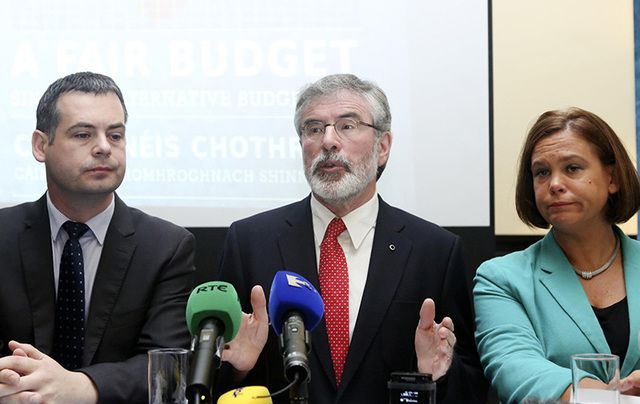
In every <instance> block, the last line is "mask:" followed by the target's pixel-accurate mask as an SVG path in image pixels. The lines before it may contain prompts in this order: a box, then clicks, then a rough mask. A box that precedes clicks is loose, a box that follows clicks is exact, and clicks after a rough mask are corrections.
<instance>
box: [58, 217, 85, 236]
mask: <svg viewBox="0 0 640 404" xmlns="http://www.w3.org/2000/svg"><path fill="white" fill-rule="evenodd" d="M62 227H63V228H64V231H66V232H67V234H68V235H69V238H70V239H72V240H77V239H79V238H80V237H82V235H83V234H84V233H86V232H87V230H89V226H87V225H86V224H84V223H78V222H72V221H70V220H68V221H66V222H64V224H63V225H62Z"/></svg>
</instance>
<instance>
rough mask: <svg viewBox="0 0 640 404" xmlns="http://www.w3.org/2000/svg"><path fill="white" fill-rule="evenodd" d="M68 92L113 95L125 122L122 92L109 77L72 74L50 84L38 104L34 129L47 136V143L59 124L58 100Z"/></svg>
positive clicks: (85, 73) (51, 138)
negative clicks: (118, 101) (122, 112)
mask: <svg viewBox="0 0 640 404" xmlns="http://www.w3.org/2000/svg"><path fill="white" fill-rule="evenodd" d="M70 91H80V92H83V93H93V94H96V95H98V94H108V93H114V94H115V95H116V96H118V99H119V100H120V104H121V105H122V110H123V111H124V121H125V123H126V122H127V117H128V115H127V107H126V106H125V105H124V98H123V97H122V91H120V88H119V87H118V85H117V84H116V83H115V82H114V81H113V79H112V78H111V77H109V76H105V75H103V74H99V73H92V72H79V73H73V74H70V75H68V76H65V77H62V78H59V79H58V80H56V81H54V82H53V83H51V85H50V86H49V88H47V90H46V91H45V92H44V94H42V97H41V98H40V102H38V109H37V110H36V129H37V130H39V131H41V132H45V133H46V134H48V135H49V143H53V138H54V137H55V131H56V128H57V127H58V124H59V123H60V111H58V108H57V102H58V98H60V96H61V95H62V94H65V93H68V92H70Z"/></svg>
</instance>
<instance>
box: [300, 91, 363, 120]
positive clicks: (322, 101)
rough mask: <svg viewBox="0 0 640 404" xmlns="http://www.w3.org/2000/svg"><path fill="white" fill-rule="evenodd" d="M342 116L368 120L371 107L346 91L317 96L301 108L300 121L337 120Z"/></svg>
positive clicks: (357, 96) (358, 96) (354, 94)
mask: <svg viewBox="0 0 640 404" xmlns="http://www.w3.org/2000/svg"><path fill="white" fill-rule="evenodd" d="M343 116H349V117H355V118H358V119H370V118H371V117H372V114H371V107H370V106H369V103H368V102H367V100H365V99H364V98H363V97H362V96H361V95H359V94H356V93H354V92H351V91H348V90H340V91H337V92H335V93H332V94H327V95H319V96H316V97H313V98H311V99H309V101H307V102H306V103H305V105H304V106H303V108H302V113H301V117H302V121H303V122H304V121H305V120H309V119H320V120H321V119H323V117H327V118H338V117H343Z"/></svg>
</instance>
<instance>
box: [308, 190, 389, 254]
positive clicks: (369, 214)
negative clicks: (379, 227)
mask: <svg viewBox="0 0 640 404" xmlns="http://www.w3.org/2000/svg"><path fill="white" fill-rule="evenodd" d="M378 208H379V202H378V194H377V193H374V195H373V196H372V197H371V199H369V200H368V201H367V202H365V203H364V204H363V205H362V206H360V207H358V208H357V209H355V210H353V211H351V212H349V213H347V215H346V216H344V217H342V221H343V222H344V225H345V226H346V228H347V232H348V233H349V237H350V238H351V243H352V244H353V246H354V247H355V248H356V249H358V248H359V247H360V245H361V244H362V242H363V241H364V238H365V237H366V235H367V233H369V231H370V230H371V228H373V227H375V226H376V219H377V218H378ZM311 215H312V217H313V232H314V235H315V240H316V244H318V245H320V244H321V243H322V239H323V238H324V233H325V232H326V231H327V227H328V226H329V223H330V222H331V220H333V219H334V218H335V217H336V215H334V214H333V212H331V211H330V210H329V209H328V208H327V207H326V206H324V205H323V204H321V203H320V201H318V200H317V199H316V197H315V195H313V193H312V194H311Z"/></svg>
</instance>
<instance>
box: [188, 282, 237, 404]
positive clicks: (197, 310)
mask: <svg viewBox="0 0 640 404" xmlns="http://www.w3.org/2000/svg"><path fill="white" fill-rule="evenodd" d="M186 317H187V327H188V328H189V332H190V333H191V335H192V337H193V338H194V340H195V345H193V354H192V356H191V367H190V369H189V377H188V378H187V390H186V395H187V399H188V400H189V403H192V404H193V403H209V402H211V385H212V382H213V379H214V374H215V366H214V363H213V362H214V358H215V354H216V351H217V339H218V337H220V336H222V337H223V338H224V340H225V341H231V340H232V339H233V338H234V337H235V336H236V334H237V333H238V329H239V328H240V322H241V321H242V308H241V307H240V302H239V301H238V294H237V293H236V290H235V289H234V288H233V286H232V285H231V284H230V283H227V282H206V283H203V284H201V285H199V286H196V287H195V289H193V291H192V292H191V295H190V296H189V300H188V301H187V313H186Z"/></svg>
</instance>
